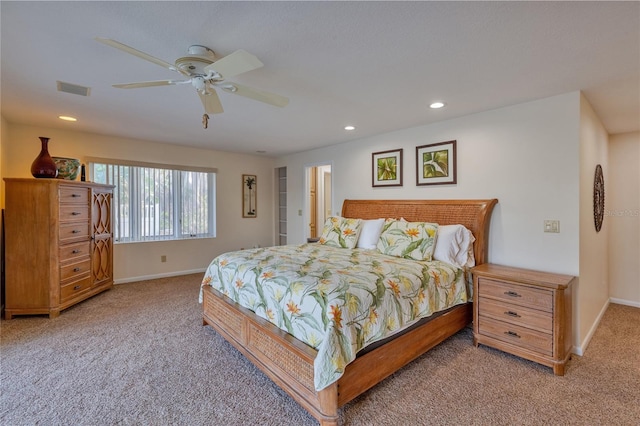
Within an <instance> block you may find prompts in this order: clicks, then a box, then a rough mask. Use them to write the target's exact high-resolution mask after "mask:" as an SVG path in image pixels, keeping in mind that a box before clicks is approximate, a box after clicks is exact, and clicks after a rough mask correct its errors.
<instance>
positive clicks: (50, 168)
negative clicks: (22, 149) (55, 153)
mask: <svg viewBox="0 0 640 426" xmlns="http://www.w3.org/2000/svg"><path fill="white" fill-rule="evenodd" d="M40 142H41V144H42V148H41V150H40V154H38V156H37V157H36V159H35V160H33V163H31V174H32V175H33V177H35V178H55V177H56V176H58V168H57V167H56V163H54V162H53V159H52V158H51V156H50V155H49V138H45V137H42V136H40Z"/></svg>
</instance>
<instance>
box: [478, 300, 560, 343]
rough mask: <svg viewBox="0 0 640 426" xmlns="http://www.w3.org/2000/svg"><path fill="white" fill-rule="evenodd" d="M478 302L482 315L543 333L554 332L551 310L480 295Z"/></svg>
mask: <svg viewBox="0 0 640 426" xmlns="http://www.w3.org/2000/svg"><path fill="white" fill-rule="evenodd" d="M478 304H479V306H478V309H479V310H480V311H479V312H480V315H481V316H485V317H490V318H493V319H496V320H499V321H504V322H507V323H509V324H515V325H519V326H522V327H527V328H532V329H534V330H538V331H541V332H543V333H549V334H551V333H552V332H553V316H552V315H551V312H546V311H539V310H536V309H530V308H525V307H524V306H518V305H514V304H513V303H507V302H504V301H500V300H494V299H487V298H485V297H479V298H478Z"/></svg>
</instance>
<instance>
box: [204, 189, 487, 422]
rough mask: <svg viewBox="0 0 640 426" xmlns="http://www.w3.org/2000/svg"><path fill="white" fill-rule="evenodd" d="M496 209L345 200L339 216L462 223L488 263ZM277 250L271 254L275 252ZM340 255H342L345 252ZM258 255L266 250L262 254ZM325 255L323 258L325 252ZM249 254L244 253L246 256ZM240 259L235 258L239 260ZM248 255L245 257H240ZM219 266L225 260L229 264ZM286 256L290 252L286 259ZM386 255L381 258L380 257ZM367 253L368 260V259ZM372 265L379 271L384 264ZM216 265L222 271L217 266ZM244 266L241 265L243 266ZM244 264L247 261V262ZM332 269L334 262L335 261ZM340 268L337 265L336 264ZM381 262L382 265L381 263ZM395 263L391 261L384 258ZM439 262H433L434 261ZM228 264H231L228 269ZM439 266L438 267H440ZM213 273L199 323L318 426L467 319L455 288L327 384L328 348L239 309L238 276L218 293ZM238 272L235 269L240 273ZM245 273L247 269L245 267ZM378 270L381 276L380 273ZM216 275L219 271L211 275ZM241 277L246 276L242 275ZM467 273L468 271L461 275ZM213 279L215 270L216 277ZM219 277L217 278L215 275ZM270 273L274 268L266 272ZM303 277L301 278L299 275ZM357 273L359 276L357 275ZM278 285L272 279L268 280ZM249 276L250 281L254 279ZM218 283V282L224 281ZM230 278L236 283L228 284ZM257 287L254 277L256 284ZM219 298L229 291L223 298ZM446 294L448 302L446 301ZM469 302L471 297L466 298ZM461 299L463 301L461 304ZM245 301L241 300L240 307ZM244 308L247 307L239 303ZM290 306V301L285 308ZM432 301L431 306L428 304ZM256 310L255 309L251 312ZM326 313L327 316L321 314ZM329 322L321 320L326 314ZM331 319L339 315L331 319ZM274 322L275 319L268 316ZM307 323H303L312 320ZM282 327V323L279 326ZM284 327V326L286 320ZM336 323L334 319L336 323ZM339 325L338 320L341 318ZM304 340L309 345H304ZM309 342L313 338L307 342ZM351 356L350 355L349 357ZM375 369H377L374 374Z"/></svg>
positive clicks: (476, 203) (313, 248)
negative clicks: (322, 365) (321, 365)
mask: <svg viewBox="0 0 640 426" xmlns="http://www.w3.org/2000/svg"><path fill="white" fill-rule="evenodd" d="M496 203H497V200H495V199H488V200H345V201H344V204H343V207H342V213H341V216H342V217H343V218H358V219H378V218H395V219H400V218H402V219H404V220H406V221H410V222H430V223H437V224H439V225H448V224H461V225H464V226H465V227H466V228H467V229H469V230H470V231H471V232H472V233H473V236H474V237H475V241H474V242H473V257H474V259H475V264H481V263H484V262H485V261H486V258H487V249H488V235H489V223H490V218H491V212H492V210H493V207H494V205H495V204H496ZM274 249H275V248H274ZM281 250H296V251H304V252H309V253H313V254H314V255H315V256H316V257H322V256H329V255H331V252H325V251H323V250H325V249H324V248H322V247H321V246H320V245H313V244H306V245H302V246H300V247H299V248H291V247H289V248H284V249H281ZM343 250H345V251H344V253H346V250H348V249H343ZM352 251H353V252H354V254H353V257H352V260H353V259H356V260H357V261H353V262H352V263H354V264H358V266H359V267H361V265H360V263H364V262H363V259H364V258H361V257H358V256H360V253H358V250H352ZM259 253H260V254H264V252H262V251H260V252H259ZM327 253H328V254H327ZM249 254H250V253H247V254H246V255H249ZM237 255H239V254H235V256H237ZM243 255H245V254H243ZM231 256H232V257H229V258H225V259H224V260H222V262H223V263H225V262H228V260H227V259H234V258H233V255H231ZM287 256H288V254H287ZM381 256H383V255H381ZM369 257H370V256H369V255H367V257H366V259H369ZM269 259H272V258H271V257H269V258H266V260H265V258H261V259H259V261H260V262H262V263H263V264H265V265H266V264H269V261H268V260H269ZM374 261H375V262H377V263H376V264H375V265H377V266H378V265H379V264H380V263H381V262H379V261H378V260H375V259H374ZM214 262H218V265H217V266H216V267H219V264H220V262H221V261H220V260H219V259H218V258H216V259H214V261H213V262H212V265H213V263H214ZM240 263H243V262H240ZM244 263H246V262H244ZM333 263H336V262H333ZM337 263H339V262H337ZM383 263H384V261H383ZM388 263H391V264H393V267H394V268H396V264H395V262H394V261H391V260H389V262H388ZM436 263H438V262H436ZM226 266H228V265H226ZM443 267H444V266H443V265H438V268H443ZM211 268H212V266H211V265H210V268H209V269H208V270H207V273H206V274H205V278H204V279H203V286H202V288H201V301H202V304H203V325H210V326H211V327H212V328H213V329H215V330H216V331H217V332H218V333H219V334H221V335H222V336H223V337H224V338H225V339H226V340H227V341H228V342H229V343H231V344H232V345H233V346H235V347H236V348H237V349H238V350H239V351H240V352H242V353H243V354H244V355H245V356H246V357H247V358H248V359H249V360H250V361H251V362H253V363H254V364H255V365H256V366H257V367H258V368H260V369H261V370H262V371H263V372H264V373H265V374H266V375H267V376H268V377H270V378H271V379H272V380H273V381H274V382H275V383H276V384H277V385H278V386H280V387H281V388H282V389H283V390H285V391H286V392H287V393H288V394H289V395H291V397H293V398H294V400H296V401H297V402H298V403H299V404H300V405H301V406H302V407H303V408H305V409H306V410H307V411H308V412H309V413H310V414H311V415H312V416H313V417H315V418H316V419H317V420H318V421H319V422H320V424H321V425H337V424H338V409H339V407H341V406H343V405H344V404H346V403H347V402H349V401H351V400H352V399H353V398H355V397H357V396H358V395H360V394H362V393H363V392H365V391H366V390H368V389H370V388H371V387H372V386H374V385H375V384H377V383H378V382H380V381H381V380H383V379H384V378H386V377H387V376H389V375H390V374H392V373H393V372H395V371H397V370H398V369H400V368H402V367H403V366H404V365H406V364H407V363H409V362H411V361H412V360H414V359H415V358H417V357H419V356H420V355H422V354H423V353H425V352H426V351H428V350H429V349H431V348H432V347H434V346H435V345H437V344H439V343H440V342H442V341H444V340H445V339H447V338H448V337H450V336H452V335H453V334H455V333H457V332H458V331H460V330H461V329H463V328H464V327H465V326H467V325H468V324H469V323H470V322H471V320H472V309H471V303H468V302H467V301H466V299H460V298H459V296H458V295H457V290H456V291H454V290H451V291H449V293H451V294H453V293H455V294H456V296H454V297H453V298H454V299H456V298H457V299H456V300H457V303H454V305H453V306H452V307H448V308H446V309H440V308H438V309H437V310H438V312H437V313H435V314H433V315H430V316H428V318H425V319H418V318H415V321H413V320H412V321H405V322H406V327H401V329H402V331H401V332H399V333H397V334H394V335H393V336H391V337H388V338H384V339H383V340H382V341H381V342H378V343H375V344H373V345H368V346H366V347H365V348H364V350H361V351H358V352H357V355H354V356H353V359H352V358H349V359H347V360H346V361H347V362H345V365H342V364H341V363H340V365H339V367H340V368H339V374H337V375H334V376H333V377H330V378H328V379H327V378H322V379H319V377H321V376H322V371H320V370H317V369H316V367H317V366H314V362H315V360H316V358H317V357H318V359H319V360H322V359H323V358H320V357H321V356H323V354H324V352H325V350H324V349H323V347H322V346H320V349H319V350H318V349H314V347H312V345H310V344H309V339H303V338H300V339H296V338H295V337H293V335H292V334H290V333H288V332H286V331H284V330H283V328H284V329H288V330H289V331H292V329H291V327H292V326H291V324H288V323H287V324H285V325H286V326H283V325H282V324H280V327H282V328H280V327H278V326H277V325H275V324H274V323H272V322H270V321H268V320H267V319H265V318H267V316H265V312H266V310H267V309H266V308H265V307H263V308H264V311H263V312H262V313H261V315H262V316H263V317H265V318H263V317H261V316H259V315H258V314H256V313H254V311H253V310H251V309H248V308H245V307H243V306H241V305H240V304H239V303H236V301H239V302H243V301H242V297H240V296H239V293H238V292H236V291H234V290H235V289H234V288H233V285H234V282H235V285H236V287H239V286H242V285H243V283H242V282H241V280H240V279H238V278H229V280H230V281H231V282H230V283H229V287H228V288H224V287H223V288H221V290H220V291H219V290H217V289H215V288H213V287H212V286H211V285H208V284H210V281H211V275H209V274H210V272H209V271H210V269H211ZM241 268H243V266H240V265H239V266H238V269H239V270H240V269H241ZM245 269H246V267H245ZM382 270H383V269H380V270H378V273H382V272H380V271H382ZM216 271H218V269H216ZM242 272H245V270H243V271H242ZM467 272H468V271H465V274H466V273H467ZM214 273H216V272H214ZM217 273H221V272H219V271H218V272H217ZM268 273H269V274H272V272H271V270H270V271H269V272H268ZM298 274H299V275H300V276H302V275H306V273H300V272H298ZM360 274H362V271H361V272H360ZM271 278H274V279H277V277H271ZM253 279H254V278H253V277H252V278H251V280H253ZM221 280H222V277H221ZM233 280H235V281H233ZM255 280H256V281H257V278H256V279H255ZM223 293H226V295H225V294H223ZM451 297H452V296H451V295H449V296H447V297H445V298H451ZM469 300H471V298H470V297H469ZM461 301H464V302H465V303H460V302H461ZM244 302H246V301H244ZM244 302H243V304H245V305H247V303H244ZM254 303H255V302H254ZM290 303H292V302H290ZM433 303H434V302H431V304H433ZM288 308H290V310H294V312H295V311H297V309H298V307H297V306H295V305H293V304H292V306H288ZM255 312H258V310H255ZM325 314H326V312H325ZM325 316H326V315H325ZM333 318H334V320H335V319H336V317H335V316H334V317H333ZM269 319H270V320H271V321H273V318H271V317H269ZM311 321H312V320H311V319H307V320H306V322H311ZM280 322H282V321H280ZM285 322H286V321H285ZM334 322H335V321H334ZM337 322H340V321H339V320H338V321H337ZM302 340H305V341H307V343H304V342H303V341H302ZM312 340H313V339H312ZM354 340H355V341H358V346H357V349H359V348H360V346H361V345H360V343H362V342H361V341H362V340H366V339H365V338H363V337H362V335H361V333H358V335H357V336H355V333H354ZM346 352H349V351H346ZM373 365H375V366H376V368H371V366H373Z"/></svg>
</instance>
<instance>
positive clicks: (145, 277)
mask: <svg viewBox="0 0 640 426" xmlns="http://www.w3.org/2000/svg"><path fill="white" fill-rule="evenodd" d="M206 270H207V268H202V269H190V270H187V271H176V272H167V273H164V274H154V275H141V276H139V277H129V278H121V279H118V280H114V281H113V283H114V284H127V283H134V282H138V281H147V280H155V279H156V278H168V277H178V276H180V275H189V274H197V273H202V272H204V271H206Z"/></svg>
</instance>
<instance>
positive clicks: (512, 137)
mask: <svg viewBox="0 0 640 426" xmlns="http://www.w3.org/2000/svg"><path fill="white" fill-rule="evenodd" d="M579 126H580V93H579V92H573V93H568V94H565V95H560V96H555V97H551V98H546V99H542V100H538V101H534V102H528V103H524V104H519V105H515V106H509V107H505V108H500V109H496V110H492V111H486V112H482V113H479V114H474V115H470V116H466V117H461V118H457V119H452V120H447V121H442V122H438V123H434V124H430V125H425V126H421V127H415V128H410V129H403V130H399V131H396V132H393V133H389V134H384V135H379V136H375V137H369V138H363V139H360V140H357V141H353V142H350V143H345V144H341V145H336V146H332V147H328V148H322V149H317V150H313V151H308V152H303V153H298V154H295V155H290V156H286V157H282V158H279V159H278V160H277V162H276V164H277V165H278V166H286V167H287V174H288V176H289V178H288V180H287V182H288V185H287V194H288V196H289V198H288V203H289V204H288V206H289V210H288V212H289V214H288V217H287V221H288V234H289V235H288V236H289V242H290V243H301V242H303V241H304V226H305V223H304V222H303V221H302V217H301V216H298V214H297V213H298V209H303V208H304V206H305V202H304V184H303V183H304V166H305V165H306V164H313V163H319V162H326V163H331V164H332V178H333V185H334V187H333V201H334V203H333V209H334V213H339V212H340V209H341V206H342V202H343V200H344V199H348V198H359V199H367V198H371V199H405V198H406V199H420V198H425V199H458V198H498V200H499V203H498V204H497V206H496V208H495V210H494V212H493V216H492V220H491V232H490V239H489V261H490V262H492V263H497V264H505V265H510V266H517V267H523V268H529V269H537V270H543V271H550V272H557V273H565V274H570V275H576V276H577V275H578V274H579V272H580V264H579V253H580V250H579V241H580V240H579V237H580V235H579V232H580V227H579V217H580V216H579V205H580V199H579V188H580V182H579V178H580V164H579V149H580V148H579V142H580V141H579ZM454 139H455V140H457V165H458V174H457V184H456V185H437V186H420V187H418V186H416V154H415V148H416V146H420V145H424V144H429V143H436V142H443V141H448V140H454ZM397 148H402V149H404V155H403V156H404V166H403V170H404V175H403V181H404V184H403V186H402V187H393V188H379V187H377V188H373V187H372V186H371V173H372V164H371V163H372V159H371V153H372V152H377V151H385V150H390V149H397ZM303 217H304V216H303ZM545 219H556V220H559V221H560V233H559V234H550V233H544V232H543V223H544V220H545ZM579 315H580V308H578V309H575V310H574V318H575V317H577V316H579ZM574 341H575V344H576V345H577V344H578V343H579V342H581V341H582V336H581V335H580V334H579V332H578V330H576V332H575V333H574Z"/></svg>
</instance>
